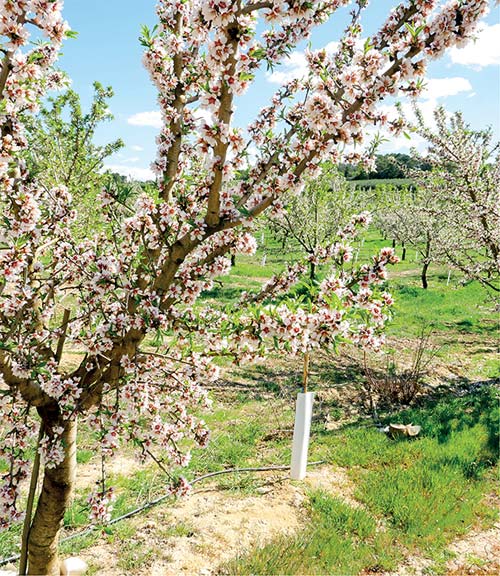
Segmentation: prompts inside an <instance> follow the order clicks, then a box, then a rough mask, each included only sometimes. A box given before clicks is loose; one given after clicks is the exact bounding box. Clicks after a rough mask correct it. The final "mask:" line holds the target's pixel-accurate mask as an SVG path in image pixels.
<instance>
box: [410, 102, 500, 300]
mask: <svg viewBox="0 0 500 576" xmlns="http://www.w3.org/2000/svg"><path fill="white" fill-rule="evenodd" d="M417 112H418V111H417ZM417 118H418V123H417V125H416V126H414V128H415V130H416V131H417V132H418V133H419V134H420V135H421V136H422V137H424V138H425V139H426V141H427V142H428V146H429V148H428V155H427V158H426V159H427V160H428V161H429V162H430V164H431V165H432V168H433V169H432V171H430V172H424V171H422V170H415V171H413V173H412V177H413V178H414V180H415V182H416V184H417V186H418V187H419V189H420V191H421V192H420V194H421V196H422V198H423V200H424V203H425V204H427V206H424V207H423V209H422V212H424V214H425V217H426V218H427V220H429V221H434V222H436V223H439V226H438V229H439V233H438V234H437V246H436V255H435V258H437V259H438V260H440V261H441V262H443V263H446V264H449V265H451V266H452V267H453V268H456V269H458V270H459V271H460V272H462V273H463V274H464V275H465V276H466V277H467V278H468V279H472V280H478V281H479V282H480V283H481V284H482V285H483V286H484V287H485V288H486V289H487V290H489V291H490V293H491V294H495V293H496V298H498V293H499V292H500V282H499V281H500V240H499V236H498V231H499V230H500V210H499V203H498V200H499V192H500V142H494V141H493V134H492V131H491V130H473V129H472V128H471V127H470V126H469V125H468V124H466V123H465V122H464V119H463V117H462V115H461V114H460V113H459V112H456V113H455V114H453V115H447V114H446V112H445V110H444V109H443V108H437V109H436V110H435V112H434V119H435V128H434V129H429V128H428V127H426V126H425V123H424V120H423V117H422V115H421V114H419V113H418V114H417Z"/></svg>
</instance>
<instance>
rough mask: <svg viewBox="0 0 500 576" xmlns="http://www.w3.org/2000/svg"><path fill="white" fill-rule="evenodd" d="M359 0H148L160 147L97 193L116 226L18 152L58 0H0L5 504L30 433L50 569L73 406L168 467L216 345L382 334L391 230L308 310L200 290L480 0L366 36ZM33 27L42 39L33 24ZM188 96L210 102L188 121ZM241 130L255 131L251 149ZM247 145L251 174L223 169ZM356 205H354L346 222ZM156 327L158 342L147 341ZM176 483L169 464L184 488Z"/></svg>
mask: <svg viewBox="0 0 500 576" xmlns="http://www.w3.org/2000/svg"><path fill="white" fill-rule="evenodd" d="M346 5H352V12H351V21H350V23H349V25H348V27H347V29H346V31H345V34H344V35H343V38H342V39H341V41H340V43H339V48H338V51H337V52H336V53H335V54H333V55H328V54H327V53H326V51H324V50H319V51H316V52H309V53H308V62H309V72H308V74H307V75H306V76H305V77H304V78H303V79H299V80H295V81H293V82H290V83H288V84H286V85H285V86H283V87H282V88H281V89H280V90H279V91H278V92H277V93H276V94H275V95H274V97H273V98H272V100H271V103H270V105H269V106H267V107H266V108H264V109H263V110H261V112H260V113H259V114H258V115H257V117H256V119H255V121H254V122H253V123H252V124H251V125H250V126H249V127H248V129H247V132H246V133H245V132H244V131H242V130H241V129H238V128H236V127H234V126H233V113H234V109H235V103H236V100H237V98H238V97H239V96H241V95H242V94H243V93H244V92H245V90H246V89H247V87H248V85H249V84H250V82H251V81H252V80H253V78H254V75H255V74H256V73H258V71H259V69H260V67H261V66H265V65H277V64H278V63H279V62H280V61H281V60H282V59H283V58H284V57H285V56H286V55H287V54H288V53H289V52H290V50H292V49H293V48H294V47H295V46H296V45H297V44H298V43H299V42H300V41H302V40H303V39H304V38H307V37H308V36H309V34H310V32H311V30H312V29H313V28H314V27H315V26H317V25H319V24H322V23H324V22H325V21H327V20H328V19H329V18H330V17H331V16H332V15H333V14H334V12H335V11H336V10H337V9H339V8H340V7H343V6H346ZM366 5H367V2H366V0H359V1H358V2H349V1H348V0H321V1H307V2H305V1H302V0H263V1H260V0H248V1H246V0H236V1H234V2H228V1H227V0H184V1H179V0H160V1H159V2H158V6H157V13H158V27H157V28H156V29H155V30H154V31H152V32H150V31H148V30H144V37H143V44H144V46H145V53H144V63H145V65H146V67H147V69H148V71H149V72H150V75H151V78H152V80H153V82H154V84H155V85H156V87H157V88H158V93H159V96H158V103H159V106H160V109H161V112H162V117H163V122H164V128H163V129H162V131H161V133H160V135H159V136H158V156H157V159H156V161H155V162H154V170H155V172H156V174H157V178H158V190H157V194H155V195H151V196H150V195H147V194H143V195H142V196H140V197H139V198H138V200H137V202H136V203H135V205H134V206H128V205H123V204H122V203H121V202H120V201H119V198H116V197H115V196H114V195H113V194H110V193H106V192H105V193H103V195H102V198H101V205H102V206H103V217H107V218H108V219H109V222H110V225H112V226H115V234H112V235H107V234H98V233H96V234H94V235H92V234H89V236H88V238H86V239H84V240H83V241H80V240H78V239H76V238H75V237H73V235H72V234H71V223H72V221H73V220H74V218H75V215H76V214H75V211H76V210H77V209H78V206H75V205H74V204H72V199H71V194H70V193H69V192H68V190H67V188H65V187H64V186H56V187H51V188H49V187H46V186H45V185H44V184H43V183H41V182H39V181H37V179H36V178H35V177H33V175H31V174H30V173H29V172H28V171H27V169H26V166H25V164H24V163H23V160H22V152H23V150H24V148H25V147H26V139H25V134H24V129H23V125H22V121H21V118H22V115H24V114H26V113H28V112H30V111H35V110H36V108H37V103H38V101H39V99H40V98H41V96H43V94H44V93H45V92H46V90H48V89H51V88H53V87H54V86H56V85H57V84H58V83H59V82H60V79H61V75H60V73H58V72H57V71H55V70H54V69H53V64H54V62H55V60H56V58H57V54H58V50H59V47H60V44H61V42H62V40H63V38H64V36H65V35H68V26H67V25H66V24H65V23H64V21H63V19H62V16H61V9H62V2H61V1H59V0H0V14H1V19H0V36H1V38H2V46H1V51H2V54H3V59H2V62H1V69H0V131H1V139H0V181H1V200H0V202H1V204H2V208H3V219H2V222H1V231H0V270H1V277H0V292H1V300H0V332H1V348H0V374H1V381H0V390H1V399H0V412H1V420H0V421H1V422H2V437H3V442H2V453H1V456H2V458H3V459H4V460H5V461H6V462H7V465H8V473H7V474H6V475H5V476H4V478H3V485H2V487H1V488H0V516H1V518H2V519H1V520H0V522H1V523H2V524H3V525H4V526H8V525H10V524H11V523H12V522H16V521H18V520H20V519H21V517H22V512H21V511H20V510H19V506H18V504H19V487H20V484H21V482H22V481H23V479H24V478H25V477H26V475H27V474H28V471H29V467H30V466H29V462H28V456H27V448H28V447H29V445H30V440H31V438H32V437H33V436H35V437H36V436H38V438H39V442H38V450H37V454H39V455H40V456H41V464H40V466H41V469H42V472H43V481H42V486H41V491H40V495H39V498H38V501H37V504H36V511H35V514H34V517H33V519H31V518H30V517H29V509H28V518H27V519H26V520H25V541H27V543H28V548H29V569H28V573H29V574H49V575H55V574H58V573H59V561H58V553H57V543H58V536H59V532H60V529H61V526H62V522H63V516H64V512H65V510H66V508H67V506H68V504H69V502H70V498H71V491H72V488H73V484H74V479H75V474H76V440H77V422H78V420H79V419H80V420H82V419H85V420H86V423H87V425H88V426H90V427H91V428H92V429H94V430H95V431H96V433H97V435H98V437H99V438H100V446H101V452H102V458H103V460H106V459H108V458H110V457H111V456H112V455H113V453H114V451H115V450H116V448H117V447H118V445H119V442H120V441H121V440H132V441H133V442H134V444H135V445H136V446H137V447H138V448H139V449H140V451H141V453H142V454H143V455H144V457H152V458H153V459H155V460H156V461H157V462H159V463H160V464H161V465H162V467H163V468H164V469H165V470H167V466H177V465H183V464H186V463H187V461H188V458H189V456H188V454H186V453H183V452H182V451H181V449H180V447H181V446H184V445H185V441H184V439H185V438H193V439H194V440H195V441H196V442H198V443H199V444H201V445H203V444H205V443H206V442H207V439H208V433H207V431H206V428H205V426H204V424H203V422H202V421H200V420H198V419H196V418H195V417H194V416H193V415H192V414H191V412H190V410H189V408H190V407H191V406H193V405H194V406H199V405H200V404H203V403H204V401H205V399H206V394H205V393H204V392H203V389H202V388H201V386H200V383H202V382H203V383H204V382H207V381H210V380H213V379H214V378H216V377H217V367H216V366H215V365H214V364H213V362H212V357H213V356H214V355H216V354H219V353H221V352H225V351H226V353H227V354H232V355H233V357H235V358H237V359H241V358H242V357H243V358H248V359H251V358H253V357H255V356H256V355H258V354H260V353H264V352H265V351H266V350H269V349H272V348H273V347H274V348H277V349H280V350H289V349H290V350H292V351H293V350H296V351H298V352H303V351H304V350H307V349H308V347H312V346H329V345H334V344H335V343H336V342H337V341H339V340H345V339H351V340H353V341H355V342H358V343H359V344H360V345H362V346H366V347H370V346H371V347H378V346H379V345H380V343H381V336H380V332H381V329H382V327H383V323H384V319H385V316H386V313H385V309H386V307H387V306H388V305H389V304H390V302H391V299H390V295H387V294H379V291H378V289H377V285H379V284H380V283H381V282H383V279H384V278H385V275H386V271H385V266H386V264H388V263H390V262H391V261H394V256H393V253H392V251H391V250H390V249H384V250H383V251H381V253H380V254H379V255H377V256H376V257H374V259H373V260H372V262H371V263H370V264H366V265H363V266H361V267H360V268H359V269H355V270H353V271H352V272H349V273H348V272H345V271H343V270H342V269H339V270H337V269H336V267H334V271H333V272H332V275H331V276H330V277H329V278H328V279H327V280H326V281H325V284H324V285H323V287H322V289H321V290H320V291H319V292H318V294H317V296H316V297H315V300H314V302H312V303H311V305H310V307H309V309H308V310H307V311H304V310H301V309H300V308H299V309H296V310H294V309H290V308H285V307H283V306H278V307H272V306H271V307H265V308H261V309H260V311H259V309H258V308H257V306H258V302H259V297H256V299H254V300H253V302H252V299H250V301H248V302H247V304H246V310H245V306H244V305H242V309H241V310H240V311H239V314H238V315H236V316H233V315H231V314H229V313H228V312H226V311H222V310H217V309H215V308H212V309H210V310H200V308H199V307H194V306H193V304H194V303H195V301H196V299H197V297H198V295H199V294H200V293H201V292H202V291H203V290H204V289H206V288H208V287H210V285H211V282H212V279H213V278H214V277H216V276H218V275H220V274H222V273H224V272H227V270H228V268H229V265H230V264H229V260H228V259H227V258H226V255H227V254H228V253H231V252H251V251H252V250H254V249H255V245H256V242H255V240H254V238H253V237H252V235H251V226H252V223H253V221H254V219H255V218H256V217H257V216H259V215H260V214H262V213H263V212H264V211H265V210H270V211H279V210H281V209H282V204H281V201H280V196H281V194H283V193H284V192H287V191H290V190H295V191H299V190H300V188H301V186H302V182H303V180H304V178H305V177H306V176H307V177H313V176H314V174H315V173H316V172H317V170H318V167H319V165H320V162H321V161H323V160H330V161H332V162H334V163H336V162H340V161H343V160H344V155H343V154H342V153H341V150H342V149H344V146H345V145H349V144H353V143H355V142H356V143H360V142H361V141H362V140H363V134H364V131H365V129H366V127H367V126H368V125H374V124H381V123H383V122H384V121H385V120H386V119H385V116H384V114H383V113H381V112H380V111H378V109H377V104H378V103H379V102H380V101H381V100H382V99H383V98H384V97H386V96H392V95H395V94H397V93H398V92H399V91H403V92H405V93H407V94H410V95H412V94H417V93H418V90H419V86H420V82H419V78H420V77H421V76H422V74H424V72H425V68H426V62H427V61H428V59H430V58H435V57H439V56H440V55H441V54H442V53H443V52H444V51H445V50H446V49H447V48H448V47H451V46H454V45H457V44H463V43H464V42H465V41H466V40H467V39H468V38H470V36H471V34H472V33H473V31H474V28H475V25H476V22H477V21H478V19H479V18H480V17H481V15H482V14H484V12H485V11H486V10H487V7H488V3H487V2H486V1H484V0H452V1H451V2H449V3H447V4H446V5H444V6H443V5H441V3H440V2H439V1H436V0H410V1H408V2H404V3H402V4H401V5H399V6H397V7H396V8H395V9H394V10H393V11H392V12H391V13H390V15H389V16H388V18H387V20H386V22H385V23H384V24H383V26H382V28H381V29H380V31H379V32H378V33H377V34H376V35H375V36H373V37H372V38H370V39H368V40H367V41H365V42H364V43H362V42H360V41H359V40H360V38H361V36H362V26H361V20H362V16H363V14H364V12H365V8H366ZM32 28H35V29H38V30H39V32H41V33H43V34H44V35H45V37H46V43H45V44H40V43H36V44H34V45H30V44H29V37H30V31H31V29H32ZM38 35H39V33H37V36H38ZM196 108H200V109H202V110H203V111H204V112H205V114H204V116H205V117H208V115H207V113H210V116H209V117H208V118H209V119H208V120H205V121H202V122H201V123H200V122H199V120H197V118H199V116H200V115H199V114H197V113H196ZM393 128H394V129H396V130H397V129H399V128H400V126H399V125H398V124H394V125H393ZM249 146H254V147H256V148H257V150H258V155H257V158H256V159H255V160H254V161H250V159H249V158H248V157H247V155H246V151H247V150H248V147H249ZM245 162H247V163H248V168H249V169H248V177H247V178H246V179H245V180H243V181H235V178H234V177H233V175H234V173H235V171H236V170H238V169H239V168H240V167H241V166H242V165H244V164H245ZM365 221H366V219H365V218H364V217H361V218H358V219H355V220H354V221H353V222H352V223H351V224H350V225H349V226H348V227H347V229H346V230H345V231H343V232H342V234H343V236H344V237H348V236H350V235H351V236H352V235H354V234H355V233H356V227H357V226H358V225H361V224H363V223H364V222H365ZM341 255H342V248H340V247H338V245H333V246H328V247H325V248H322V250H321V257H322V258H325V259H331V261H332V262H333V263H334V264H340V260H341V258H340V256H341ZM294 270H295V273H288V272H287V271H286V272H285V275H284V276H282V277H281V278H276V279H274V280H273V282H271V283H270V284H268V285H267V286H266V287H265V288H264V293H265V294H267V295H270V294H271V293H272V292H273V291H274V290H278V289H281V290H283V289H286V288H287V287H288V286H289V284H290V282H293V280H294V279H295V278H296V277H298V274H299V269H298V268H296V269H294ZM229 335H231V338H228V339H226V337H227V336H229ZM151 336H155V337H156V338H155V340H156V342H157V343H158V347H152V346H151V345H150V344H148V342H150V339H148V340H146V338H147V337H151ZM162 336H165V338H164V341H163V343H162V342H161V337H162ZM68 347H70V348H71V349H72V351H76V352H78V353H79V354H80V361H79V365H78V366H77V367H74V368H71V367H69V368H65V367H64V366H65V364H64V362H63V363H61V360H62V359H63V355H64V350H65V349H67V348H68ZM38 425H39V429H38V430H37V426H38ZM37 460H38V457H36V458H35V465H34V469H35V475H34V476H35V477H36V461H37ZM185 489H186V483H185V482H182V481H181V482H180V483H179V484H178V485H177V491H178V492H180V493H182V492H184V491H185ZM110 499H111V494H110V491H109V488H108V487H107V485H106V483H105V478H104V477H103V478H102V481H101V482H100V483H99V485H98V487H97V489H96V491H95V493H94V495H93V496H92V497H91V512H92V515H93V516H94V518H95V519H98V520H101V521H102V520H106V518H107V517H108V514H109V510H108V508H107V505H108V504H109V500H110ZM21 571H24V567H22V570H21Z"/></svg>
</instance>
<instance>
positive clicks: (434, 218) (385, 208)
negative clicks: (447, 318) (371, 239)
mask: <svg viewBox="0 0 500 576" xmlns="http://www.w3.org/2000/svg"><path fill="white" fill-rule="evenodd" d="M419 174H424V172H423V171H420V172H419ZM381 192H382V193H381V194H379V204H378V211H377V216H376V221H377V224H378V226H379V227H380V228H381V229H382V230H383V231H384V233H386V234H387V235H388V236H390V237H391V238H393V239H394V240H397V241H398V242H401V243H402V245H403V246H411V247H413V248H414V249H415V252H416V253H417V254H418V256H419V259H420V263H421V264H422V270H421V273H420V278H421V281H422V288H424V289H427V287H428V281H427V272H428V270H429V266H430V265H431V263H432V262H435V261H436V260H438V254H439V252H440V241H441V237H442V236H443V235H448V234H449V233H448V231H447V230H446V222H445V220H444V219H443V218H442V212H441V211H442V203H441V202H440V198H439V197H437V196H436V195H434V194H428V193H427V191H425V190H423V189H421V188H420V187H411V188H407V187H403V188H399V187H395V186H384V187H383V188H382V190H381ZM455 233H456V234H457V235H459V231H456V232H455Z"/></svg>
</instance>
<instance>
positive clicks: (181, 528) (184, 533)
mask: <svg viewBox="0 0 500 576" xmlns="http://www.w3.org/2000/svg"><path fill="white" fill-rule="evenodd" d="M160 535H161V536H162V538H183V537H184V538H192V537H193V536H194V535H195V531H194V528H193V526H191V525H190V524H188V523H187V522H178V523H177V524H173V525H171V526H166V527H163V528H162V529H161V530H160Z"/></svg>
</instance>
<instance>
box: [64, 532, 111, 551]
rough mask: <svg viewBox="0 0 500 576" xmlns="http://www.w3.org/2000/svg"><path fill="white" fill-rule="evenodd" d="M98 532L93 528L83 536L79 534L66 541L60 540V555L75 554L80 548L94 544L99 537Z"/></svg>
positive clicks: (83, 548)
mask: <svg viewBox="0 0 500 576" xmlns="http://www.w3.org/2000/svg"><path fill="white" fill-rule="evenodd" d="M100 535H101V534H100V532H99V531H98V530H94V531H92V532H90V533H89V534H85V536H79V537H78V538H72V539H71V540H68V541H67V542H62V544H61V545H60V547H59V550H60V553H61V555H62V556H75V555H76V554H78V553H79V552H81V551H82V550H85V549H86V548H90V547H91V546H94V545H95V544H96V543H97V541H98V540H99V538H100Z"/></svg>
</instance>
